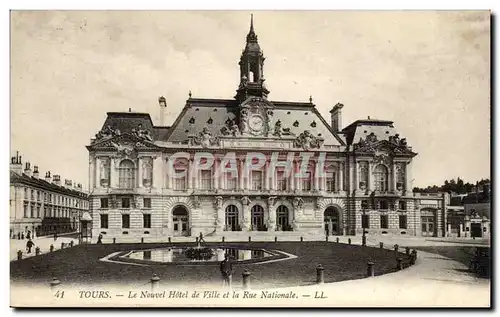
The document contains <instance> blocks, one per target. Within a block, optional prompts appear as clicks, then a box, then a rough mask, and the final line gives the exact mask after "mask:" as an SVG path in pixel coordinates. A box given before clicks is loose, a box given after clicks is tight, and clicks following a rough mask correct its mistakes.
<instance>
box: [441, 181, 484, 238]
mask: <svg viewBox="0 0 500 317" xmlns="http://www.w3.org/2000/svg"><path fill="white" fill-rule="evenodd" d="M490 187H491V184H485V185H483V186H481V187H480V188H479V187H476V188H475V189H474V190H473V191H472V192H470V193H467V194H461V195H452V196H451V203H450V206H448V235H449V236H452V237H461V238H490V234H491V220H490V219H491V214H490V211H491V195H490Z"/></svg>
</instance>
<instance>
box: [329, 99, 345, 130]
mask: <svg viewBox="0 0 500 317" xmlns="http://www.w3.org/2000/svg"><path fill="white" fill-rule="evenodd" d="M343 107H344V105H343V104H341V103H340V102H338V103H337V104H336V105H335V106H333V108H332V110H330V114H331V118H332V129H333V131H335V132H339V131H340V130H342V108H343Z"/></svg>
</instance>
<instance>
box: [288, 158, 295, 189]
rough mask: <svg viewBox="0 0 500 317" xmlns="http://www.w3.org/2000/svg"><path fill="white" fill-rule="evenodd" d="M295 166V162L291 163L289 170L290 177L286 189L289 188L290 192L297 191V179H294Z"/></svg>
mask: <svg viewBox="0 0 500 317" xmlns="http://www.w3.org/2000/svg"><path fill="white" fill-rule="evenodd" d="M295 167H296V164H295V160H293V161H292V167H291V168H290V175H289V177H288V188H290V190H292V191H293V190H295V189H297V183H296V181H297V178H296V177H295V173H296V169H295Z"/></svg>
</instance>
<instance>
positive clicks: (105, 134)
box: [95, 125, 121, 140]
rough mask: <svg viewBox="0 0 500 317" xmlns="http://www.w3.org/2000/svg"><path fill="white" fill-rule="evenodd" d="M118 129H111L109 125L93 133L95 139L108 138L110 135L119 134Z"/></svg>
mask: <svg viewBox="0 0 500 317" xmlns="http://www.w3.org/2000/svg"><path fill="white" fill-rule="evenodd" d="M120 134H121V133H120V130H118V129H113V128H111V126H109V125H108V126H106V127H105V128H104V129H102V130H101V131H99V132H97V134H96V135H95V138H96V140H101V139H110V138H112V137H115V136H118V135H120Z"/></svg>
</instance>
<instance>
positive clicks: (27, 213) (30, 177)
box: [10, 154, 89, 239]
mask: <svg viewBox="0 0 500 317" xmlns="http://www.w3.org/2000/svg"><path fill="white" fill-rule="evenodd" d="M39 174H40V172H39V171H38V166H36V165H35V166H33V169H32V168H31V164H30V163H29V162H26V163H25V166H24V170H23V163H22V157H21V156H20V155H19V154H16V156H13V157H11V161H10V236H11V238H14V239H18V238H20V237H21V235H23V236H26V234H27V233H28V231H30V232H31V235H30V236H33V233H35V234H36V236H43V235H52V234H54V233H56V232H57V233H65V232H76V231H79V230H80V220H81V217H82V214H83V213H84V212H85V211H87V210H88V209H89V202H88V194H87V193H85V192H84V191H83V189H82V185H81V184H77V183H73V181H71V180H68V179H65V180H64V184H62V183H61V176H60V175H53V176H52V175H51V174H50V171H48V172H46V173H45V177H44V178H42V177H40V175H39Z"/></svg>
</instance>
